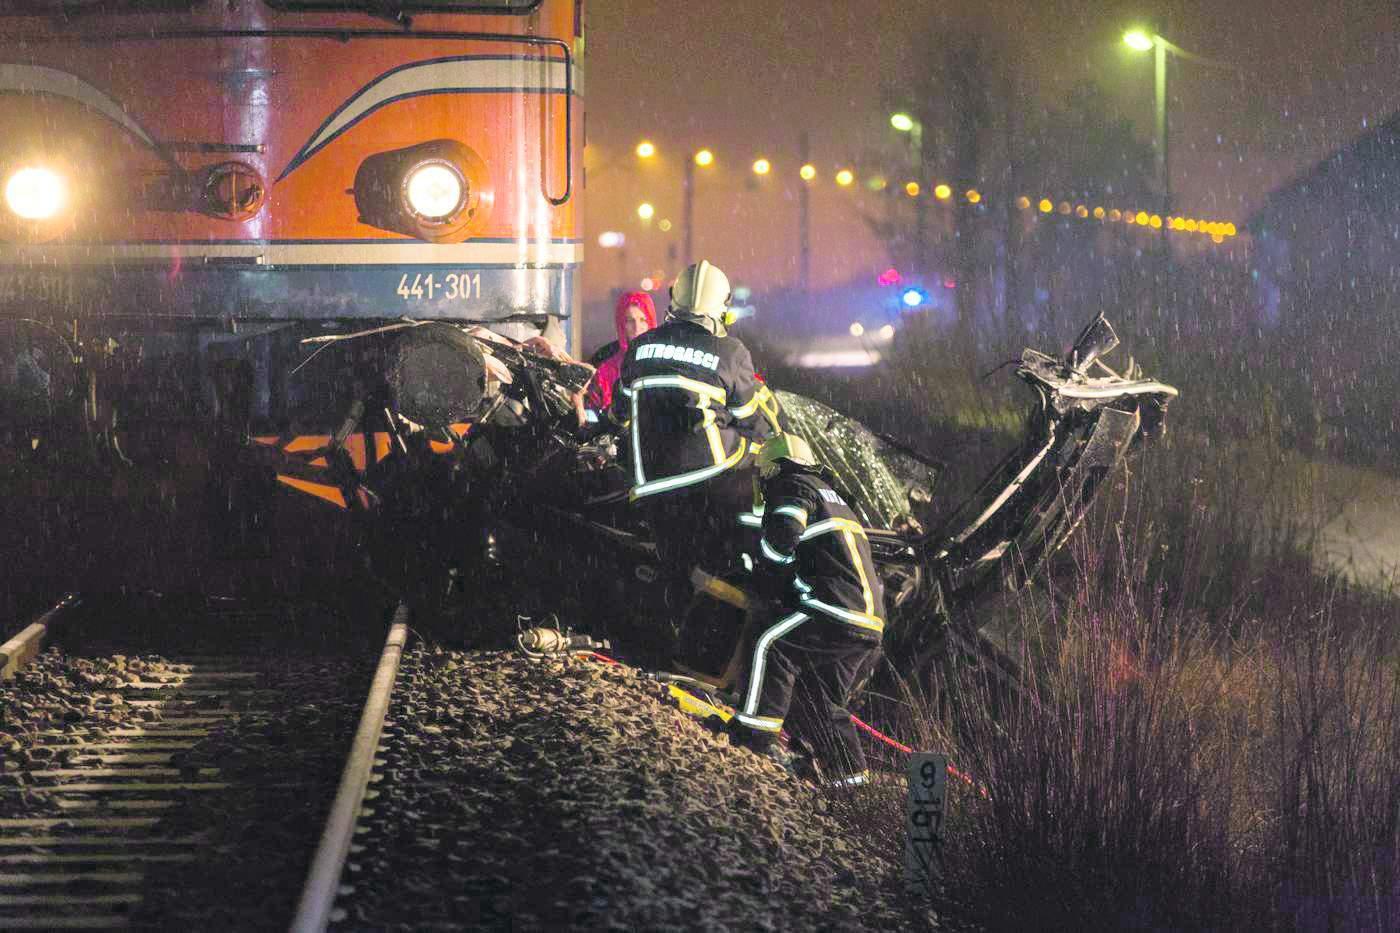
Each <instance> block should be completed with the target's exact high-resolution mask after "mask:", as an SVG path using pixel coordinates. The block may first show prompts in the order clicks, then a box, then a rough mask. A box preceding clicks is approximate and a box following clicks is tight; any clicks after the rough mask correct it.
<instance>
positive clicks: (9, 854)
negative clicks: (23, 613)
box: [0, 602, 407, 930]
mask: <svg viewBox="0 0 1400 933" xmlns="http://www.w3.org/2000/svg"><path fill="white" fill-rule="evenodd" d="M71 608H72V603H71V602H70V603H66V604H64V605H61V606H60V607H59V608H58V609H56V610H55V611H54V612H51V613H49V614H48V615H46V616H45V617H44V618H43V619H41V621H40V623H36V625H34V626H30V627H29V629H26V631H25V633H24V638H23V639H21V638H16V639H13V640H12V641H11V642H8V643H6V644H5V645H4V646H3V647H0V656H2V657H0V667H3V668H4V670H5V673H6V676H9V677H13V676H14V675H15V674H16V673H18V675H19V677H18V680H16V681H15V683H14V684H0V689H5V688H8V690H9V692H7V693H5V694H0V698H3V699H4V700H5V701H6V703H8V704H10V705H12V707H13V708H12V710H11V712H10V713H9V714H7V715H6V716H5V717H4V718H0V733H5V735H4V736H0V739H3V741H0V751H4V752H5V757H4V758H0V763H3V765H4V767H3V771H0V929H7V930H8V929H15V930H35V929H44V930H63V929H84V930H92V929H127V928H146V927H152V926H160V927H163V928H171V924H172V923H174V924H175V926H177V927H184V928H201V927H204V928H208V927H219V928H259V929H262V928H267V927H268V926H271V927H272V928H279V927H285V926H286V925H287V923H288V920H289V918H291V917H292V916H293V913H292V907H293V905H296V904H297V903H298V902H299V904H300V906H299V908H298V910H297V912H296V915H295V916H296V919H295V921H293V922H292V926H293V928H294V929H297V930H319V929H323V928H324V927H325V925H326V922H327V919H328V917H329V915H330V912H331V909H332V906H333V903H334V899H335V896H336V891H337V888H338V884H339V877H340V873H341V866H342V864H343V862H344V858H345V855H346V853H347V852H348V851H349V848H350V840H351V838H352V836H353V833H354V825H355V821H356V819H357V818H358V816H359V812H360V807H361V803H362V801H363V798H364V795H365V788H366V786H367V784H368V782H369V780H370V773H371V769H372V766H373V762H374V752H375V748H376V745H377V742H378V738H379V731H380V729H381V728H382V723H383V719H384V714H385V712H386V710H387V708H388V694H389V689H390V687H391V686H392V683H393V679H394V670H395V668H396V666H397V661H398V654H399V652H400V651H401V649H402V646H403V643H404V640H405V638H406V634H407V626H406V620H405V616H406V612H405V611H404V610H403V609H402V607H401V608H400V611H399V613H397V614H396V617H395V620H394V624H393V625H392V626H391V631H390V635H389V638H388V641H387V643H386V645H385V647H384V650H383V652H382V655H381V659H380V665H379V668H378V669H377V670H376V671H375V674H374V677H373V683H372V684H371V686H370V689H369V691H368V698H367V699H366V691H365V684H364V677H363V673H364V665H363V660H364V659H363V658H359V659H355V658H352V657H341V658H330V659H328V658H325V657H316V656H308V657H288V656H281V655H279V654H278V653H276V652H268V651H266V650H265V646H264V645H258V648H259V650H256V651H250V650H247V649H246V648H245V650H243V651H241V652H225V651H219V652H217V653H204V654H194V653H180V654H178V655H173V656H171V657H151V656H144V657H142V656H134V655H121V654H115V655H113V654H109V655H105V656H98V657H94V658H89V659H83V658H75V657H73V656H72V654H71V652H70V653H69V654H68V655H64V656H63V657H62V658H61V659H60V658H59V657H58V654H57V652H51V653H49V654H41V653H40V646H41V645H42V644H43V642H44V641H45V639H46V637H47V636H48V634H49V632H48V631H47V629H48V628H49V627H50V626H52V625H53V624H54V623H55V622H57V621H59V620H60V617H61V616H62V614H63V613H64V612H65V611H67V610H69V609H71ZM46 665H47V666H46ZM352 694H353V699H352V698H351V695H352ZM16 704H17V705H16ZM18 709H22V710H23V712H24V714H25V715H27V716H28V717H29V719H30V725H29V727H27V728H26V727H24V726H23V724H18V723H17V722H16V719H17V716H16V715H15V712H16V710H18ZM357 721H358V731H357V732H356V734H355V738H354V741H353V742H351V741H350V740H349V736H348V733H349V731H350V728H351V727H354V726H356V722H357ZM321 727H324V728H326V729H327V731H328V732H335V733H336V734H335V735H329V734H325V735H322V734H320V732H319V729H320V728H321ZM312 733H315V734H314V735H313V734H312ZM308 739H311V741H307V740H308ZM318 739H319V744H320V746H321V748H320V750H319V751H316V752H309V751H307V749H308V748H310V747H313V746H315V745H317V744H318V741H317V740H318ZM330 746H335V747H334V749H330ZM347 747H348V748H349V754H348V756H347V755H346V749H347ZM337 778H339V780H340V786H339V791H338V792H337V791H336V779H337ZM332 794H335V797H334V803H332V802H331V800H332ZM279 807H280V809H281V812H280V813H278V812H276V810H277V808H279ZM327 814H329V816H327ZM318 835H319V837H320V839H321V845H320V849H319V851H318V852H317V854H316V856H315V858H314V860H313V859H312V858H311V857H310V850H311V848H312V847H313V846H314V845H315V840H316V838H317V837H318ZM308 863H311V864H312V868H311V870H310V871H309V872H308V871H307V864H308ZM302 878H307V881H306V883H305V885H304V886H302V885H300V884H299V883H298V881H299V879H302ZM279 911H280V913H281V915H280V917H278V918H277V919H276V920H275V921H274V920H273V917H274V916H276V915H277V914H278V913H279Z"/></svg>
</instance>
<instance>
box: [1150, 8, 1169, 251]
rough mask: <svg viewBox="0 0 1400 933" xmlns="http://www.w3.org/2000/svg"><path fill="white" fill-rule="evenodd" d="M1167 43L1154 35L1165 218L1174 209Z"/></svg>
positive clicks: (1159, 177)
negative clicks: (1170, 155)
mask: <svg viewBox="0 0 1400 933" xmlns="http://www.w3.org/2000/svg"><path fill="white" fill-rule="evenodd" d="M1167 45H1168V42H1167V40H1166V39H1163V38H1162V37H1161V36H1158V35H1153V37H1152V51H1153V59H1154V61H1153V72H1154V80H1153V86H1154V98H1155V103H1156V106H1155V108H1154V109H1155V112H1154V117H1155V120H1154V123H1155V129H1156V135H1157V180H1158V183H1159V184H1160V185H1161V186H1162V216H1163V217H1164V218H1165V217H1166V216H1167V215H1168V214H1170V213H1171V209H1172V177H1171V168H1170V163H1169V162H1168V161H1167ZM1166 230H1167V225H1166V224H1165V223H1164V224H1162V235H1163V238H1164V242H1165V236H1166Z"/></svg>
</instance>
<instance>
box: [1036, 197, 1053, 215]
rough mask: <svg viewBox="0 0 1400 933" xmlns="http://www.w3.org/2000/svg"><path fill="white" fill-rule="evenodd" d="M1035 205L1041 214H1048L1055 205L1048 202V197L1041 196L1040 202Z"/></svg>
mask: <svg viewBox="0 0 1400 933" xmlns="http://www.w3.org/2000/svg"><path fill="white" fill-rule="evenodd" d="M1036 207H1038V208H1040V212H1041V213H1042V214H1048V213H1050V212H1051V211H1053V210H1054V209H1055V205H1053V204H1051V203H1050V199H1049V198H1041V199H1040V203H1039V204H1037V205H1036Z"/></svg>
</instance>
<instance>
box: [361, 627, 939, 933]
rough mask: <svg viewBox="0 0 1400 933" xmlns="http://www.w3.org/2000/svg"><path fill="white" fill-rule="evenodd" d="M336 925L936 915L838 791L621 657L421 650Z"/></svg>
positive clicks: (839, 926) (921, 925)
mask: <svg viewBox="0 0 1400 933" xmlns="http://www.w3.org/2000/svg"><path fill="white" fill-rule="evenodd" d="M394 709H395V713H394V719H395V723H394V727H393V729H392V731H391V732H390V733H389V734H388V736H387V737H386V740H385V743H384V750H383V757H384V758H385V759H386V761H387V764H386V766H385V767H384V768H383V769H382V772H383V775H384V778H383V781H382V782H381V783H379V784H378V785H377V788H378V793H377V795H376V796H375V798H374V799H373V800H371V801H368V802H367V804H368V806H370V807H371V808H372V809H373V811H374V815H373V817H372V818H371V819H369V820H368V821H367V823H368V832H367V833H366V834H365V835H362V836H360V837H358V839H357V842H359V843H360V844H361V846H362V847H363V848H362V849H360V850H359V851H358V852H357V854H354V855H352V857H351V858H352V865H351V867H350V869H349V873H348V876H347V877H346V879H345V881H346V882H348V883H349V884H350V885H351V886H352V888H353V892H352V893H351V894H350V896H349V897H347V898H346V899H345V900H344V902H343V904H344V910H343V912H342V915H341V922H340V925H339V927H338V928H339V929H347V930H348V929H354V930H362V929H374V930H432V929H442V930H445V929H502V930H506V929H510V930H543V929H548V930H564V929H576V930H597V929H617V930H624V929H627V930H640V929H686V930H696V929H698V930H893V929H915V930H918V929H937V928H943V924H942V923H941V922H940V920H939V919H938V918H937V917H936V916H935V914H934V912H932V911H930V910H928V909H927V907H925V908H924V909H917V908H913V907H910V906H907V905H908V902H907V901H906V900H905V899H904V897H903V896H902V894H901V893H900V886H901V878H900V863H899V858H900V853H898V852H893V853H891V852H879V851H871V849H872V848H873V845H871V844H870V843H869V842H868V841H862V840H860V839H856V838H852V837H851V836H850V835H849V834H848V833H847V832H846V831H844V830H843V829H842V826H841V824H840V823H839V822H838V820H837V819H836V818H835V814H834V807H833V802H832V801H831V800H829V799H827V798H825V797H824V796H823V793H822V792H820V791H818V790H816V789H815V788H813V787H811V786H810V785H807V784H804V783H802V782H801V781H799V780H797V779H795V778H793V777H790V776H789V775H787V774H786V773H785V772H783V771H782V770H781V769H779V768H777V767H776V766H774V765H772V764H770V763H768V762H767V761H764V760H761V759H759V758H758V757H756V756H754V755H752V754H751V753H750V752H748V751H746V750H743V749H737V748H732V747H730V745H729V742H728V739H727V738H726V737H724V736H722V735H716V734H714V733H712V732H710V731H709V730H707V729H706V728H705V727H704V726H703V725H701V724H700V723H698V722H696V721H695V720H693V719H691V718H690V717H687V716H685V715H683V714H681V713H680V712H678V711H677V710H676V709H674V708H673V707H672V705H671V703H670V701H669V699H668V698H667V696H666V693H665V690H664V688H663V687H661V686H659V685H657V684H655V683H653V682H650V681H647V680H645V679H642V678H640V677H639V676H638V675H637V673H636V672H635V671H634V670H633V669H631V668H627V667H623V666H611V665H604V664H600V663H595V662H590V661H585V660H563V661H560V660H546V661H532V660H529V659H527V658H524V657H522V656H520V655H518V654H514V653H505V652H494V653H477V654H462V653H456V652H444V651H439V650H436V649H431V648H429V649H422V648H420V649H415V650H414V651H412V652H410V654H409V655H407V656H406V658H405V668H404V671H403V672H402V674H401V676H400V682H399V686H398V688H397V689H396V697H395V703H394Z"/></svg>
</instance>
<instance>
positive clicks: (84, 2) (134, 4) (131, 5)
mask: <svg viewBox="0 0 1400 933" xmlns="http://www.w3.org/2000/svg"><path fill="white" fill-rule="evenodd" d="M206 2H207V0H0V16H52V15H54V14H57V15H60V16H77V15H81V14H84V13H88V14H94V15H103V16H109V15H111V14H114V13H184V12H187V11H189V10H192V9H194V8H195V7H200V6H203V5H204V4H205V3H206Z"/></svg>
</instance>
